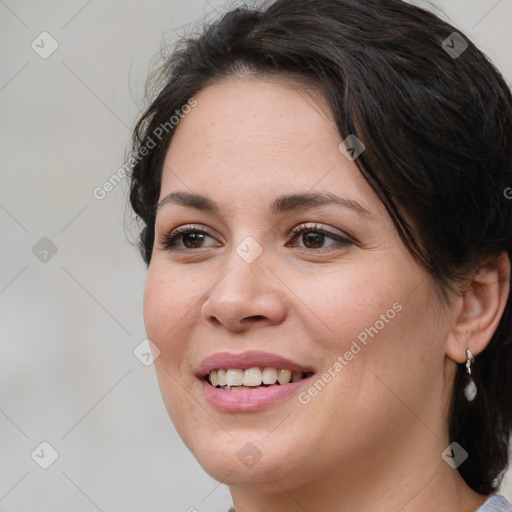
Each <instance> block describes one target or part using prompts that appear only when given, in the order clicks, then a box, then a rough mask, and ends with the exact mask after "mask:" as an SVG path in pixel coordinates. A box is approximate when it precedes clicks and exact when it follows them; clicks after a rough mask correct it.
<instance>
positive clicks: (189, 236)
mask: <svg viewBox="0 0 512 512" xmlns="http://www.w3.org/2000/svg"><path fill="white" fill-rule="evenodd" d="M181 237H182V240H183V245H184V246H185V247H186V248H187V249H198V248H199V247H201V244H202V242H203V241H204V234H203V233H182V235H181Z"/></svg>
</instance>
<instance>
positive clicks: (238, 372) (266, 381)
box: [204, 367, 313, 391]
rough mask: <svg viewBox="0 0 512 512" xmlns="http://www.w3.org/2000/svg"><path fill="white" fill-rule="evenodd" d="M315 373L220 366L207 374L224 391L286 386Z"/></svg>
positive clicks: (212, 384)
mask: <svg viewBox="0 0 512 512" xmlns="http://www.w3.org/2000/svg"><path fill="white" fill-rule="evenodd" d="M311 375H313V372H301V371H291V370H288V369H286V368H273V367H264V368H259V367H253V368H247V369H245V370H242V369H239V368H227V369H225V368H219V369H218V370H212V371H211V372H209V373H208V374H207V375H205V377H204V378H205V380H206V382H208V383H209V384H210V385H211V386H213V387H215V388H217V389H222V390H224V391H250V390H255V389H262V388H269V387H273V386H285V385H287V384H290V383H293V382H298V381H299V380H303V379H306V378H308V377H310V376H311Z"/></svg>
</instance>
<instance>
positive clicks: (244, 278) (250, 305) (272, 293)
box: [202, 251, 286, 332]
mask: <svg viewBox="0 0 512 512" xmlns="http://www.w3.org/2000/svg"><path fill="white" fill-rule="evenodd" d="M267 266H268V260H267V259H266V258H265V256H264V254H262V255H261V256H260V257H259V258H257V259H256V260H255V261H253V262H252V263H247V262H246V261H244V260H243V259H242V258H241V257H240V256H239V255H238V254H237V253H236V252H235V251H233V254H232V256H231V257H230V259H229V262H228V265H227V268H228V270H227V271H226V272H224V275H223V276H222V277H221V278H220V279H219V281H218V282H217V284H216V285H215V286H214V287H213V288H212V289H211V290H210V293H209V295H208V297H207V299H206V301H205V302H204V303H203V306H202V315H203V318H204V319H205V320H206V321H207V322H208V323H210V324H211V325H217V326H223V327H225V328H226V329H228V330H230V331H233V332H243V331H246V330H248V329H251V328H255V327H264V326H270V325H276V324H279V323H280V322H282V321H283V320H284V318H285V316H286V308H285V300H284V292H283V290H282V289H280V284H281V283H280V281H279V280H278V279H276V277H275V274H274V273H273V272H271V271H270V270H269V269H268V268H267Z"/></svg>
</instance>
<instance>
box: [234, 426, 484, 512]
mask: <svg viewBox="0 0 512 512" xmlns="http://www.w3.org/2000/svg"><path fill="white" fill-rule="evenodd" d="M415 423H416V429H414V428H411V430H410V431H409V432H408V434H407V435H405V436H404V437H403V438H402V441H401V442H400V443H395V442H393V441H395V440H396V437H395V435H392V437H393V440H389V442H387V443H385V446H378V447H371V448H370V449H369V450H368V452H367V453H366V454H365V455H363V454H362V453H360V452H359V453H357V457H354V458H353V460H350V461H347V463H344V464H343V468H342V469H341V470H340V469H339V467H337V468H333V467H330V468H325V470H323V471H322V473H321V474H317V475H315V479H314V481H309V482H307V483H304V482H302V483H301V482H300V481H299V480H297V479H295V480H293V479H292V478H290V477H289V475H288V474H287V473H286V470H285V469H284V467H285V466H284V465H282V466H281V467H280V468H277V467H274V468H265V469H262V470H261V471H262V472H263V473H266V474H267V476H268V478H267V479H266V482H267V483H264V484H263V483H262V484H258V485H257V486H252V485H250V486H243V487H242V486H233V487H230V491H231V495H232V498H233V503H234V506H235V509H236V512H278V511H279V512H304V511H308V512H332V510H336V511H339V512H351V511H353V510H357V511H358V512H376V511H378V512H396V511H397V510H400V511H401V512H431V511H432V510H438V511H446V512H475V511H476V510H477V509H478V508H479V507H480V506H481V505H482V504H483V503H484V502H485V501H486V499H487V498H488V496H485V495H482V494H478V493H476V492H474V491H473V490H472V489H471V488H470V487H468V486H467V485H466V483H465V482H464V480H463V479H462V477H461V476H460V474H459V472H458V471H457V470H456V469H453V468H452V467H451V466H449V465H448V464H447V463H446V462H445V461H444V459H443V458H442V457H441V453H442V452H443V450H444V449H445V448H446V447H447V446H448V444H449V443H448V442H447V441H445V440H441V439H440V438H439V437H437V436H436V435H435V434H434V433H429V434H428V436H429V437H430V438H431V441H432V442H430V443H426V442H425V438H426V435H425V429H426V428H428V427H426V426H425V425H424V424H421V423H419V422H415ZM402 434H403V432H401V435H402ZM339 465H341V464H339ZM347 468H348V469H347Z"/></svg>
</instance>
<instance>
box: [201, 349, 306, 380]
mask: <svg viewBox="0 0 512 512" xmlns="http://www.w3.org/2000/svg"><path fill="white" fill-rule="evenodd" d="M256 366H257V367H259V368H265V367H272V368H277V369H281V368H284V369H286V370H291V371H298V372H305V373H307V372H314V371H315V370H314V369H313V368H312V367H311V366H307V365H302V364H299V363H295V362H294V361H290V360H289V359H286V358H285V357H281V356H278V355H275V354H271V353H269V352H256V351H249V352H242V353H241V354H232V353H229V352H217V353H216V354H212V355H211V356H208V357H206V358H205V359H203V360H202V361H201V364H200V366H199V369H198V371H197V372H196V376H197V377H198V378H200V379H202V378H203V377H205V375H207V374H208V373H210V372H211V371H212V370H219V369H221V368H224V369H228V368H238V369H240V370H246V369H247V368H255V367H256Z"/></svg>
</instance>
